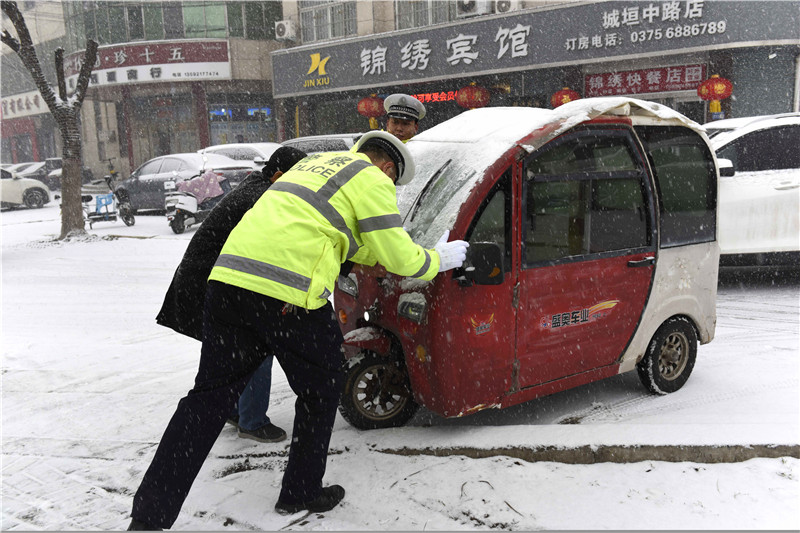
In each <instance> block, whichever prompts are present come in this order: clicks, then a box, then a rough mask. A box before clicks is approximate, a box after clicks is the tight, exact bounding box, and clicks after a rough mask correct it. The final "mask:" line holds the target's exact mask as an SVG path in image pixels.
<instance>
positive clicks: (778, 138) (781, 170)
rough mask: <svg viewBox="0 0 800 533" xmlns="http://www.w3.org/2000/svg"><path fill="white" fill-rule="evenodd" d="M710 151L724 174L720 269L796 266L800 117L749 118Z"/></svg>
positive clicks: (799, 219) (799, 246)
mask: <svg viewBox="0 0 800 533" xmlns="http://www.w3.org/2000/svg"><path fill="white" fill-rule="evenodd" d="M732 120H736V119H732ZM711 146H712V147H713V148H714V151H715V152H716V154H717V158H718V159H720V170H721V172H722V177H720V180H719V246H720V252H721V254H722V258H721V261H722V265H723V266H762V265H766V266H789V267H795V268H796V267H798V265H800V113H783V114H780V115H773V116H762V117H753V118H752V119H751V120H746V121H745V123H744V124H743V125H740V126H738V127H735V128H733V129H731V130H729V131H725V132H723V133H720V134H718V135H715V136H714V137H713V138H712V139H711ZM728 165H730V166H728ZM726 168H728V172H725V170H726Z"/></svg>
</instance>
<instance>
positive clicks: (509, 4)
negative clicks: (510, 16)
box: [494, 0, 520, 13]
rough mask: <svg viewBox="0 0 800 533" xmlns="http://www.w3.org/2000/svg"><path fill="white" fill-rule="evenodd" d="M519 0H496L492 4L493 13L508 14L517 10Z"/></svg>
mask: <svg viewBox="0 0 800 533" xmlns="http://www.w3.org/2000/svg"><path fill="white" fill-rule="evenodd" d="M519 3H520V0H496V1H495V3H494V11H495V13H508V12H510V11H516V10H517V9H519Z"/></svg>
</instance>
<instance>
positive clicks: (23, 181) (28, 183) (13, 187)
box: [0, 169, 50, 209]
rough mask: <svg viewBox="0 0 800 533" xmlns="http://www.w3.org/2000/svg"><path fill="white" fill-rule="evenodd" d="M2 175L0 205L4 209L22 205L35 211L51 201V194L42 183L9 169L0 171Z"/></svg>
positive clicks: (0, 180)
mask: <svg viewBox="0 0 800 533" xmlns="http://www.w3.org/2000/svg"><path fill="white" fill-rule="evenodd" d="M0 174H2V179H0V205H2V207H3V208H4V209H11V208H14V207H19V206H21V205H24V206H26V207H29V208H31V209H34V208H39V207H42V206H44V204H46V203H48V202H49V201H50V193H49V192H48V191H47V187H45V186H44V184H43V183H42V182H40V181H38V180H34V179H30V178H23V177H21V176H19V175H18V174H16V173H15V172H13V171H11V170H7V169H0Z"/></svg>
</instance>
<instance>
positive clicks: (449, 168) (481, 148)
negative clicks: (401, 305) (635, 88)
mask: <svg viewBox="0 0 800 533" xmlns="http://www.w3.org/2000/svg"><path fill="white" fill-rule="evenodd" d="M603 115H613V116H624V117H627V118H630V119H631V120H632V121H633V123H634V124H637V123H646V124H661V123H663V124H671V125H683V126H686V127H689V128H691V129H693V130H695V131H698V132H703V131H704V130H703V127H702V126H701V125H699V124H697V123H696V122H694V121H692V120H690V119H688V118H686V117H685V116H683V115H681V114H680V113H678V112H677V111H675V110H673V109H671V108H669V107H666V106H663V105H661V104H657V103H654V102H646V101H644V100H637V99H634V98H626V97H600V98H585V99H581V100H575V101H574V102H569V103H567V104H564V105H562V106H560V107H557V108H556V109H539V108H528V107H487V108H481V109H472V110H469V111H465V112H463V113H461V114H460V115H458V116H456V117H453V118H451V119H450V120H447V121H445V122H442V123H441V124H438V125H436V126H434V127H433V128H431V129H429V130H427V131H424V132H422V133H420V134H419V135H417V136H415V137H414V138H413V139H411V140H410V141H409V142H408V144H407V147H408V149H409V151H410V152H411V154H412V155H413V156H414V162H415V164H416V167H417V171H416V177H415V178H414V179H413V180H412V181H411V182H410V183H409V184H408V185H404V186H401V187H398V205H399V207H400V212H401V214H402V215H403V216H404V217H405V216H406V214H407V213H409V211H410V210H411V208H412V207H413V206H414V205H415V204H416V202H417V199H418V198H420V197H421V195H422V194H423V193H425V194H427V195H429V196H430V197H431V198H432V199H437V200H439V202H438V203H437V205H436V206H435V207H436V213H437V215H436V217H435V218H432V217H431V216H428V217H417V216H416V215H415V220H414V221H412V220H410V219H407V220H406V221H405V222H404V224H405V225H406V227H407V228H409V229H411V230H412V231H411V235H412V237H414V240H415V241H416V242H418V243H419V244H421V245H423V246H432V245H433V244H434V243H435V242H436V240H437V239H438V237H439V236H440V235H441V234H442V233H443V232H444V231H445V230H447V229H452V226H453V224H454V223H455V219H456V217H457V215H458V211H459V209H460V208H461V205H462V204H463V203H464V201H466V199H467V198H468V197H469V194H470V192H471V191H472V189H473V188H474V187H475V186H476V185H477V184H478V183H480V181H481V180H482V179H483V176H484V173H485V171H486V169H487V168H488V167H489V166H490V165H492V164H493V163H495V162H496V161H497V160H498V158H500V157H501V156H502V155H503V154H505V153H506V152H507V151H508V150H510V149H512V148H513V147H514V146H515V145H517V143H519V142H520V141H522V140H523V139H525V138H526V137H528V136H529V135H530V134H531V133H533V132H534V131H537V130H544V129H545V128H546V129H547V130H546V134H544V135H542V136H541V137H540V138H536V139H534V140H533V141H531V142H535V143H536V146H529V145H524V146H522V145H521V147H522V148H524V149H525V150H527V151H528V152H532V151H533V150H535V149H537V148H539V147H540V146H542V145H543V144H544V143H546V142H547V141H549V140H550V139H552V138H554V137H556V136H558V135H560V134H562V133H564V132H566V131H567V130H569V129H570V128H573V127H574V126H577V125H578V124H581V123H582V122H586V121H588V120H592V119H595V118H598V117H600V116H603ZM433 177H436V180H437V181H438V183H436V185H435V186H431V187H429V188H430V189H431V190H432V191H433V190H435V194H429V193H428V192H426V186H427V184H428V182H429V181H431V178H433ZM420 224H424V226H420Z"/></svg>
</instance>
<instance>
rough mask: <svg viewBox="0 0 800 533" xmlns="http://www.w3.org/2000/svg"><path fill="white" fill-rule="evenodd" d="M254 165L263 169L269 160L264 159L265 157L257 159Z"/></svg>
mask: <svg viewBox="0 0 800 533" xmlns="http://www.w3.org/2000/svg"><path fill="white" fill-rule="evenodd" d="M253 163H255V164H256V165H259V166H262V167H263V166H264V165H266V164H267V160H266V159H264V158H263V157H256V158H255V159H253Z"/></svg>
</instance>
